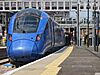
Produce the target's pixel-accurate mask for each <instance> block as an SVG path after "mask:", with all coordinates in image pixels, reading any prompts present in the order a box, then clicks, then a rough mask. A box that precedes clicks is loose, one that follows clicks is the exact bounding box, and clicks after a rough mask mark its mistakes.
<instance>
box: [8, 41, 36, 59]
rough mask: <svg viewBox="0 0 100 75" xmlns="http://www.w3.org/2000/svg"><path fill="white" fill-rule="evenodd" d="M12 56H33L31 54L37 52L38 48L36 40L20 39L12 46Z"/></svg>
mask: <svg viewBox="0 0 100 75" xmlns="http://www.w3.org/2000/svg"><path fill="white" fill-rule="evenodd" d="M9 53H10V54H9V55H10V57H13V58H22V57H31V54H32V53H34V54H37V48H36V45H35V43H34V42H32V41H29V40H18V41H15V42H13V43H12V45H11V46H10V52H9Z"/></svg>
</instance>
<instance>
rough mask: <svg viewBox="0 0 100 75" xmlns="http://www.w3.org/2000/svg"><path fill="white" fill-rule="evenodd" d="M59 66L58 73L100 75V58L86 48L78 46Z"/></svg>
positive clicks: (62, 74)
mask: <svg viewBox="0 0 100 75" xmlns="http://www.w3.org/2000/svg"><path fill="white" fill-rule="evenodd" d="M90 49H91V48H90ZM59 67H62V69H61V70H60V71H59V73H58V75H100V58H98V57H97V56H95V55H94V54H93V53H91V52H90V51H89V50H87V49H86V48H81V47H80V48H79V47H76V48H74V50H73V52H72V54H71V55H70V56H69V57H68V59H66V60H65V61H64V62H63V63H62V64H61V65H60V66H59Z"/></svg>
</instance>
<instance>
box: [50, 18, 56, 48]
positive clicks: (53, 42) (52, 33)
mask: <svg viewBox="0 0 100 75" xmlns="http://www.w3.org/2000/svg"><path fill="white" fill-rule="evenodd" d="M50 29H51V40H52V43H51V44H52V47H54V44H55V39H54V37H55V35H54V23H53V21H52V20H51V18H50Z"/></svg>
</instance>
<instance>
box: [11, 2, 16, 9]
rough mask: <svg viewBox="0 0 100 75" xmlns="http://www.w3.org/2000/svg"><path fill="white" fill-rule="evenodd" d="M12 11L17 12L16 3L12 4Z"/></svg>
mask: <svg viewBox="0 0 100 75" xmlns="http://www.w3.org/2000/svg"><path fill="white" fill-rule="evenodd" d="M11 9H12V10H16V2H11Z"/></svg>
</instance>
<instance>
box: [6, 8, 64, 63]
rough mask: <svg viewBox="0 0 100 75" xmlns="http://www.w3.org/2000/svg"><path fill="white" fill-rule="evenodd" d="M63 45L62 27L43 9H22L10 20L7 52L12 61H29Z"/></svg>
mask: <svg viewBox="0 0 100 75" xmlns="http://www.w3.org/2000/svg"><path fill="white" fill-rule="evenodd" d="M64 45H65V36H64V31H63V29H62V28H60V27H59V25H58V24H57V23H56V22H55V21H54V20H53V19H51V17H50V16H49V15H48V14H47V13H45V12H43V11H39V10H37V9H34V8H28V9H24V10H22V11H19V12H18V13H16V14H15V15H14V16H13V17H12V18H11V20H10V23H9V26H8V35H7V54H8V57H9V58H10V60H11V61H13V62H29V61H32V60H34V59H37V58H39V57H41V56H43V55H44V54H45V53H47V52H53V48H58V47H62V46H64Z"/></svg>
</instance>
